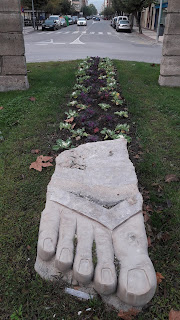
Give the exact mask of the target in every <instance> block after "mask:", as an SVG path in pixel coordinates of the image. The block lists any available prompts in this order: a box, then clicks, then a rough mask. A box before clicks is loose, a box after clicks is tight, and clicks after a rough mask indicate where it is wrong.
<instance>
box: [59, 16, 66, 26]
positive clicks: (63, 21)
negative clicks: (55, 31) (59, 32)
mask: <svg viewBox="0 0 180 320" xmlns="http://www.w3.org/2000/svg"><path fill="white" fill-rule="evenodd" d="M60 23H61V27H67V22H66V19H64V18H63V17H60Z"/></svg>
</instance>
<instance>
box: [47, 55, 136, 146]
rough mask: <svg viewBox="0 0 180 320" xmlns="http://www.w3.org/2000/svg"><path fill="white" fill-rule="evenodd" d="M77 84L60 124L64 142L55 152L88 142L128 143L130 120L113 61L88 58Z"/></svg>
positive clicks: (60, 141)
mask: <svg viewBox="0 0 180 320" xmlns="http://www.w3.org/2000/svg"><path fill="white" fill-rule="evenodd" d="M76 79H77V83H76V84H75V86H74V91H73V92H72V94H71V98H70V102H69V103H68V105H67V106H68V107H69V110H68V111H67V112H65V115H66V118H65V120H64V122H61V123H60V126H59V127H60V131H61V134H60V135H61V139H58V140H57V141H56V145H54V146H53V150H55V151H58V150H62V149H69V148H72V147H76V146H78V145H79V144H82V143H86V142H96V141H102V140H106V139H118V138H120V136H122V135H123V136H124V137H125V138H126V139H127V141H128V142H130V141H131V138H130V136H129V130H130V125H129V123H130V120H129V116H128V109H127V105H126V103H125V101H124V99H123V96H122V95H121V94H120V89H119V84H118V83H117V80H116V72H115V68H114V66H113V63H112V61H111V60H110V59H109V58H99V57H90V58H89V57H88V58H87V59H85V60H84V61H83V62H82V63H80V65H79V67H78V71H77V74H76Z"/></svg>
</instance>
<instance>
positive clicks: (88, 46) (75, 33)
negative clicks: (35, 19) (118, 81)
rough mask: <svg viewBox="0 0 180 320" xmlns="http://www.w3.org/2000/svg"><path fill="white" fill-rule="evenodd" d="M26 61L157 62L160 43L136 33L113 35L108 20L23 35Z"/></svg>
mask: <svg viewBox="0 0 180 320" xmlns="http://www.w3.org/2000/svg"><path fill="white" fill-rule="evenodd" d="M24 38H25V50H26V60H27V62H39V61H65V60H75V59H83V58H86V57H87V56H100V57H109V58H112V59H119V60H129V61H143V62H152V63H160V60H161V52H162V44H161V43H158V44H156V43H155V41H153V40H150V39H149V38H145V37H141V36H139V34H137V33H136V32H132V33H131V34H129V33H122V32H120V33H119V32H116V31H115V30H114V29H113V28H112V27H111V26H110V21H104V20H101V21H96V22H95V21H92V20H89V21H88V25H87V27H85V26H81V27H78V26H77V25H71V26H69V27H67V28H62V29H60V30H57V31H44V32H43V31H41V30H39V31H32V32H29V33H27V32H26V33H25V36H24Z"/></svg>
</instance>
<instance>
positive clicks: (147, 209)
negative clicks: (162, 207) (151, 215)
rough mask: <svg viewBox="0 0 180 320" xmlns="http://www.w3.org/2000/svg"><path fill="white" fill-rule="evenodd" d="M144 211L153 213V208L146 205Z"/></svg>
mask: <svg viewBox="0 0 180 320" xmlns="http://www.w3.org/2000/svg"><path fill="white" fill-rule="evenodd" d="M144 210H145V211H147V212H153V208H152V206H151V205H146V204H144Z"/></svg>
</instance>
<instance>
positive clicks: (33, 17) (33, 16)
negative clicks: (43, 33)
mask: <svg viewBox="0 0 180 320" xmlns="http://www.w3.org/2000/svg"><path fill="white" fill-rule="evenodd" d="M32 19H33V28H34V30H35V15H34V1H33V0H32Z"/></svg>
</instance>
